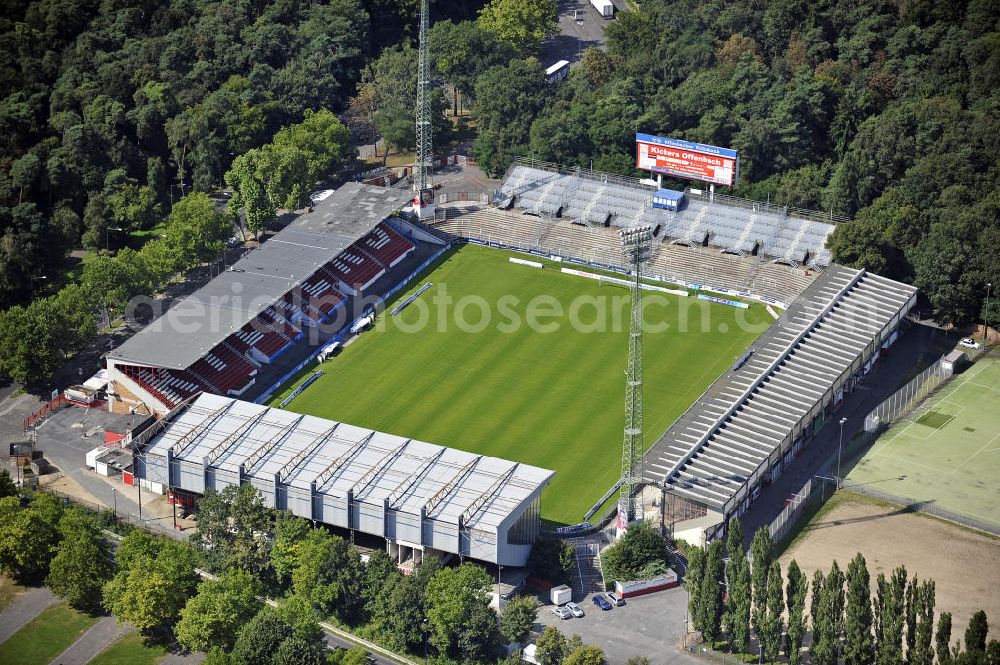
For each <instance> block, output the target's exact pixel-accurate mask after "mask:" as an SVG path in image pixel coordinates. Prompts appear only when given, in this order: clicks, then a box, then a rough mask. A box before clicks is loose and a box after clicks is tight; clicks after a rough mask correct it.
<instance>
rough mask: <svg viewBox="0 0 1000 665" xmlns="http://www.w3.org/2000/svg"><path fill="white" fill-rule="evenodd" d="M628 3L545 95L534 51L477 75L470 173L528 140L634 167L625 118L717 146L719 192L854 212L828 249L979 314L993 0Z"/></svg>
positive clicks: (992, 159)
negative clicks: (720, 153)
mask: <svg viewBox="0 0 1000 665" xmlns="http://www.w3.org/2000/svg"><path fill="white" fill-rule="evenodd" d="M639 4H640V5H641V11H639V12H634V13H626V12H622V13H619V15H618V18H617V20H616V21H614V22H611V23H609V24H608V27H607V29H606V35H607V41H608V43H607V50H606V52H605V51H601V50H598V49H591V50H589V51H587V52H586V53H585V54H584V58H583V66H582V67H581V68H579V69H578V70H576V71H575V72H574V73H573V75H571V76H570V78H569V80H568V82H566V83H564V84H562V85H560V86H558V88H557V89H556V91H555V92H553V89H552V88H551V87H549V86H546V85H545V84H544V82H543V80H542V72H541V68H540V66H539V63H538V62H536V61H534V60H515V61H512V62H511V63H510V64H509V65H507V66H505V67H500V68H496V69H491V70H489V71H488V72H486V73H485V74H484V75H483V76H481V77H479V78H478V80H477V81H476V83H475V86H474V87H475V91H476V100H477V106H476V108H475V110H474V113H475V115H476V117H477V119H478V127H479V136H478V140H477V143H476V148H475V150H476V155H477V157H478V159H479V162H480V164H481V165H482V166H483V167H484V168H485V169H486V170H487V171H489V172H490V173H492V174H493V175H499V174H501V173H503V171H504V170H505V169H506V168H507V165H508V164H509V163H510V160H511V159H512V158H513V157H514V156H517V155H524V156H527V155H534V157H536V158H538V159H543V160H548V161H552V162H559V163H563V164H569V165H580V166H588V167H589V166H590V164H591V160H593V166H594V168H595V169H598V170H605V171H611V172H617V173H622V174H628V175H639V174H638V173H637V172H635V171H634V170H633V166H634V159H635V148H634V133H635V131H636V130H639V131H643V132H648V133H652V134H661V135H667V136H674V137H678V138H684V139H689V140H694V141H699V142H704V143H710V144H714V145H722V146H731V147H733V148H736V149H737V150H738V151H739V153H740V158H741V164H740V172H741V184H740V185H739V187H738V188H737V191H736V194H738V195H743V196H748V197H751V198H755V199H760V200H763V199H765V198H766V197H768V196H769V197H770V200H771V201H772V202H777V203H779V204H783V205H789V206H792V207H798V208H811V209H822V210H829V211H832V212H834V213H837V214H842V215H849V216H853V217H855V218H856V221H854V222H853V223H850V224H845V225H843V226H840V227H839V228H838V229H837V230H836V231H835V233H834V234H833V237H832V238H831V242H830V248H831V250H832V251H833V255H834V259H835V260H837V261H840V262H843V263H846V264H849V265H854V266H859V267H861V266H863V267H866V268H869V269H871V270H873V271H876V272H878V273H880V274H883V275H886V276H888V277H893V278H896V279H901V280H904V281H907V282H912V283H914V284H916V285H917V286H918V287H920V289H921V291H922V292H923V294H924V295H925V296H926V297H927V300H928V301H929V305H930V308H931V310H932V312H933V315H934V316H935V317H936V318H938V319H939V321H940V322H942V323H957V324H963V323H970V322H973V321H977V320H978V321H981V320H982V317H983V314H985V313H986V312H984V309H983V305H984V300H985V292H986V284H987V283H992V284H993V285H994V287H996V285H997V284H1000V170H998V168H997V154H998V150H1000V131H998V129H1000V123H998V118H1000V25H998V22H1000V4H997V3H996V2H994V1H992V0H956V1H955V2H935V1H934V0H914V1H912V2H905V3H900V2H892V1H891V0H817V1H807V0H769V1H767V2H744V1H742V0H714V1H712V2H695V1H694V0H643V2H641V3H639ZM677 185H679V186H681V185H682V183H677ZM998 300H1000V299H993V303H991V310H992V311H991V312H990V317H989V318H990V319H991V320H993V321H997V320H1000V304H998V303H997V301H998ZM924 311H925V313H926V311H927V308H926V307H925V308H924Z"/></svg>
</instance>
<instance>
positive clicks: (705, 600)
mask: <svg viewBox="0 0 1000 665" xmlns="http://www.w3.org/2000/svg"><path fill="white" fill-rule="evenodd" d="M724 571H725V563H724V561H723V551H722V541H721V540H716V541H714V542H713V543H712V544H711V545H709V546H708V553H707V554H706V555H705V571H704V573H703V574H702V577H701V588H700V589H699V590H698V623H699V624H700V629H701V634H702V636H703V637H704V638H705V641H706V642H713V641H714V640H715V638H717V637H718V636H719V627H720V625H721V623H722V591H723V589H722V584H721V582H722V581H723V580H722V576H723V573H724Z"/></svg>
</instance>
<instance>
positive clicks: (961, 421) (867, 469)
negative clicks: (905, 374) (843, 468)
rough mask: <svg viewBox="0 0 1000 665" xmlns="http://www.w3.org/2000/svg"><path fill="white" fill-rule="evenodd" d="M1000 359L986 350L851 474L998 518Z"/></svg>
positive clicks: (898, 426)
mask: <svg viewBox="0 0 1000 665" xmlns="http://www.w3.org/2000/svg"><path fill="white" fill-rule="evenodd" d="M998 404H1000V359H998V358H997V357H996V356H995V355H994V356H987V357H985V358H982V359H981V360H979V361H978V362H976V363H975V364H974V365H973V366H972V367H970V368H969V369H967V370H966V371H965V372H964V373H962V374H959V375H957V376H955V377H953V378H952V379H951V380H950V381H949V382H948V383H947V384H945V385H944V386H943V387H942V388H941V389H940V390H939V391H938V393H937V394H936V395H934V396H933V397H932V398H931V400H930V403H929V404H928V405H927V406H926V407H925V408H923V409H921V410H920V411H918V412H916V413H914V414H913V415H911V416H910V417H909V418H907V419H905V420H902V421H900V422H898V423H896V424H895V425H894V426H893V427H892V428H890V429H889V431H887V432H886V433H885V434H883V435H882V436H881V437H879V438H878V440H877V441H876V442H875V444H874V445H873V446H872V447H871V449H870V450H869V451H868V452H867V454H865V456H864V457H863V458H862V459H861V460H860V461H859V462H858V464H857V465H856V466H855V467H854V468H853V469H852V470H851V472H850V473H849V474H848V476H847V481H848V483H850V484H855V483H858V484H870V485H871V486H872V487H874V488H876V489H879V490H883V491H885V492H888V493H890V494H895V495H896V496H903V497H906V498H909V499H915V500H918V501H927V502H929V503H930V505H932V506H937V507H939V508H943V509H946V510H950V511H952V512H955V513H958V514H960V515H965V516H967V517H971V518H974V519H983V520H991V521H1000V501H997V481H996V479H997V478H998V477H1000V410H998V409H997V405H998Z"/></svg>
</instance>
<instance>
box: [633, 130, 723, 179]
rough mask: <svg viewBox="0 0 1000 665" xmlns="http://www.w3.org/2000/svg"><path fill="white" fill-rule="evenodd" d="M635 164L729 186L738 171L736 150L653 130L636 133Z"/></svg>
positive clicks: (677, 176)
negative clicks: (693, 141)
mask: <svg viewBox="0 0 1000 665" xmlns="http://www.w3.org/2000/svg"><path fill="white" fill-rule="evenodd" d="M635 146H636V168H638V169H642V170H643V171H652V172H654V173H662V174H663V175H668V176H673V177H675V178H686V179H688V180H702V181H704V182H709V183H712V184H715V185H726V186H727V187H732V186H733V185H735V184H736V179H737V177H738V175H739V164H740V161H739V157H738V156H737V154H736V151H735V150H730V149H729V148H718V147H716V146H713V145H705V144H704V143H692V142H691V141H682V140H680V139H671V138H666V137H664V136H654V135H652V134H636V135H635Z"/></svg>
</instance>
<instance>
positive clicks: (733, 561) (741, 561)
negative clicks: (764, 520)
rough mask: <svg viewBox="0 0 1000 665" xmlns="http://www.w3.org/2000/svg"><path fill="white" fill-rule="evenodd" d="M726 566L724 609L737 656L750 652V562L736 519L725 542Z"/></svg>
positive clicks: (741, 527)
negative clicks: (727, 593) (725, 605)
mask: <svg viewBox="0 0 1000 665" xmlns="http://www.w3.org/2000/svg"><path fill="white" fill-rule="evenodd" d="M726 542H727V549H728V550H729V564H728V566H727V568H726V579H727V581H728V583H729V589H728V591H729V602H728V604H727V607H726V617H727V624H728V625H729V634H730V641H731V643H732V645H733V647H734V648H735V649H736V651H737V652H739V653H747V652H748V651H749V650H750V605H751V600H752V598H751V591H750V562H749V561H748V560H747V554H746V550H744V549H743V525H742V524H741V523H740V520H739V519H733V520H732V521H730V523H729V535H728V538H727V541H726Z"/></svg>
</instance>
